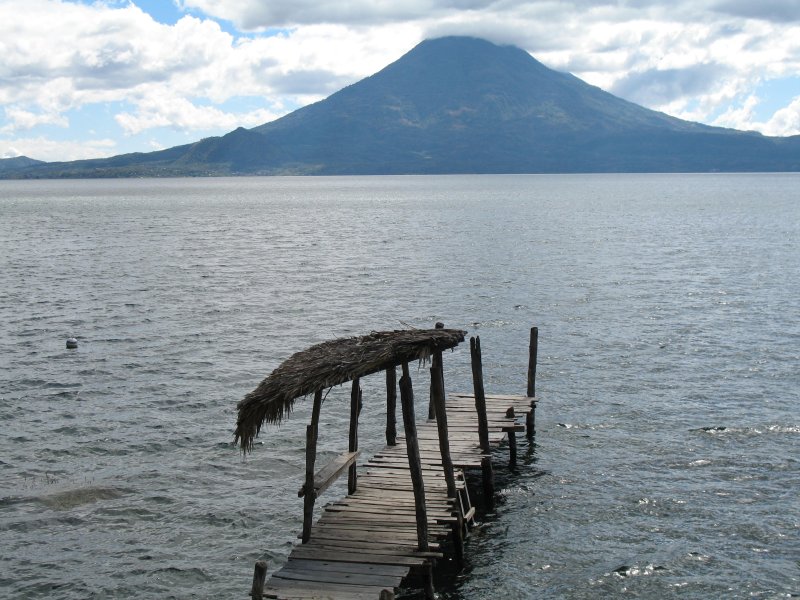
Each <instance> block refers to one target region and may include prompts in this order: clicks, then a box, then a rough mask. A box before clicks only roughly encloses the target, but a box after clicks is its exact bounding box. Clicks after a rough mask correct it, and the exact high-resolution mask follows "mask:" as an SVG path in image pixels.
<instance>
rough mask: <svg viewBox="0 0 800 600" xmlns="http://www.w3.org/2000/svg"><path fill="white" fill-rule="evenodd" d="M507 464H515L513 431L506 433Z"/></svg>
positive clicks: (515, 434) (515, 440) (515, 441)
mask: <svg viewBox="0 0 800 600" xmlns="http://www.w3.org/2000/svg"><path fill="white" fill-rule="evenodd" d="M508 464H509V465H512V466H513V465H516V464H517V433H516V432H515V431H509V432H508Z"/></svg>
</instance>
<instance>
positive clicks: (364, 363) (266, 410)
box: [235, 329, 466, 452]
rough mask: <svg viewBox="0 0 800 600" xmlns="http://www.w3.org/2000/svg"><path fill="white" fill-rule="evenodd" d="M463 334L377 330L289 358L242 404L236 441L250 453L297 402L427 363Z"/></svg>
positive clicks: (324, 343)
mask: <svg viewBox="0 0 800 600" xmlns="http://www.w3.org/2000/svg"><path fill="white" fill-rule="evenodd" d="M465 334H466V332H465V331H461V330H458V329H412V330H403V331H378V332H373V333H371V334H369V335H365V336H362V337H352V338H342V339H338V340H331V341H328V342H323V343H321V344H317V345H316V346H311V348H309V349H308V350H303V351H302V352H298V353H296V354H294V355H292V356H291V357H289V358H288V359H287V360H286V361H285V362H284V363H283V364H281V365H280V366H279V367H278V368H277V369H275V370H274V371H273V372H272V374H270V376H269V377H267V378H266V379H265V380H264V381H262V382H261V383H260V384H259V386H258V387H257V388H256V389H254V390H253V391H252V392H250V393H249V394H247V395H246V396H245V397H244V399H243V400H241V401H240V402H239V404H238V409H239V418H238V420H237V422H236V438H235V439H236V442H239V443H240V444H241V446H242V449H243V450H244V451H245V452H247V451H249V450H250V449H251V447H252V445H253V440H254V439H255V437H256V436H257V435H258V432H259V431H260V430H261V425H262V424H263V423H265V422H266V423H280V422H281V420H282V419H283V418H284V417H286V416H288V415H289V413H290V412H291V410H292V406H293V405H294V401H295V400H296V399H297V398H299V397H301V396H307V395H308V394H313V393H314V392H316V391H317V390H324V389H327V388H330V387H333V386H335V385H340V384H342V383H346V382H347V381H351V380H353V379H355V378H356V377H364V376H366V375H370V374H372V373H377V372H378V371H383V370H385V369H389V368H393V367H396V366H397V365H400V364H402V363H404V362H412V361H414V360H426V359H428V357H430V356H431V355H432V354H433V353H434V352H439V351H442V350H446V349H448V348H453V347H455V346H457V345H458V344H459V343H461V342H463V341H464V335H465Z"/></svg>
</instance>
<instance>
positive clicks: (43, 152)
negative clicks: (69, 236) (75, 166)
mask: <svg viewBox="0 0 800 600" xmlns="http://www.w3.org/2000/svg"><path fill="white" fill-rule="evenodd" d="M116 147H117V143H116V142H115V141H114V140H111V139H95V140H87V141H83V140H69V141H55V140H51V139H47V138H44V137H35V138H16V139H10V140H5V139H0V155H2V156H6V157H12V156H28V157H30V158H35V159H37V160H44V161H61V160H80V159H84V158H102V157H106V156H113V155H114V154H116Z"/></svg>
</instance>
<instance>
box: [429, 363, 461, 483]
mask: <svg viewBox="0 0 800 600" xmlns="http://www.w3.org/2000/svg"><path fill="white" fill-rule="evenodd" d="M442 381H443V377H442V367H441V365H439V366H438V367H431V398H432V399H433V404H434V409H435V413H436V414H435V417H436V429H437V430H438V433H439V452H440V453H441V455H442V470H443V471H444V480H445V482H446V484H447V495H448V496H449V497H450V498H456V476H455V473H454V471H453V459H452V458H451V457H450V438H449V436H448V431H447V409H446V407H445V402H444V390H443V389H442Z"/></svg>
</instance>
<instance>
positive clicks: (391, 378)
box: [386, 367, 397, 446]
mask: <svg viewBox="0 0 800 600" xmlns="http://www.w3.org/2000/svg"><path fill="white" fill-rule="evenodd" d="M396 413H397V373H396V371H395V367H391V368H389V369H386V445H387V446H396V445H397V417H396Z"/></svg>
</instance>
